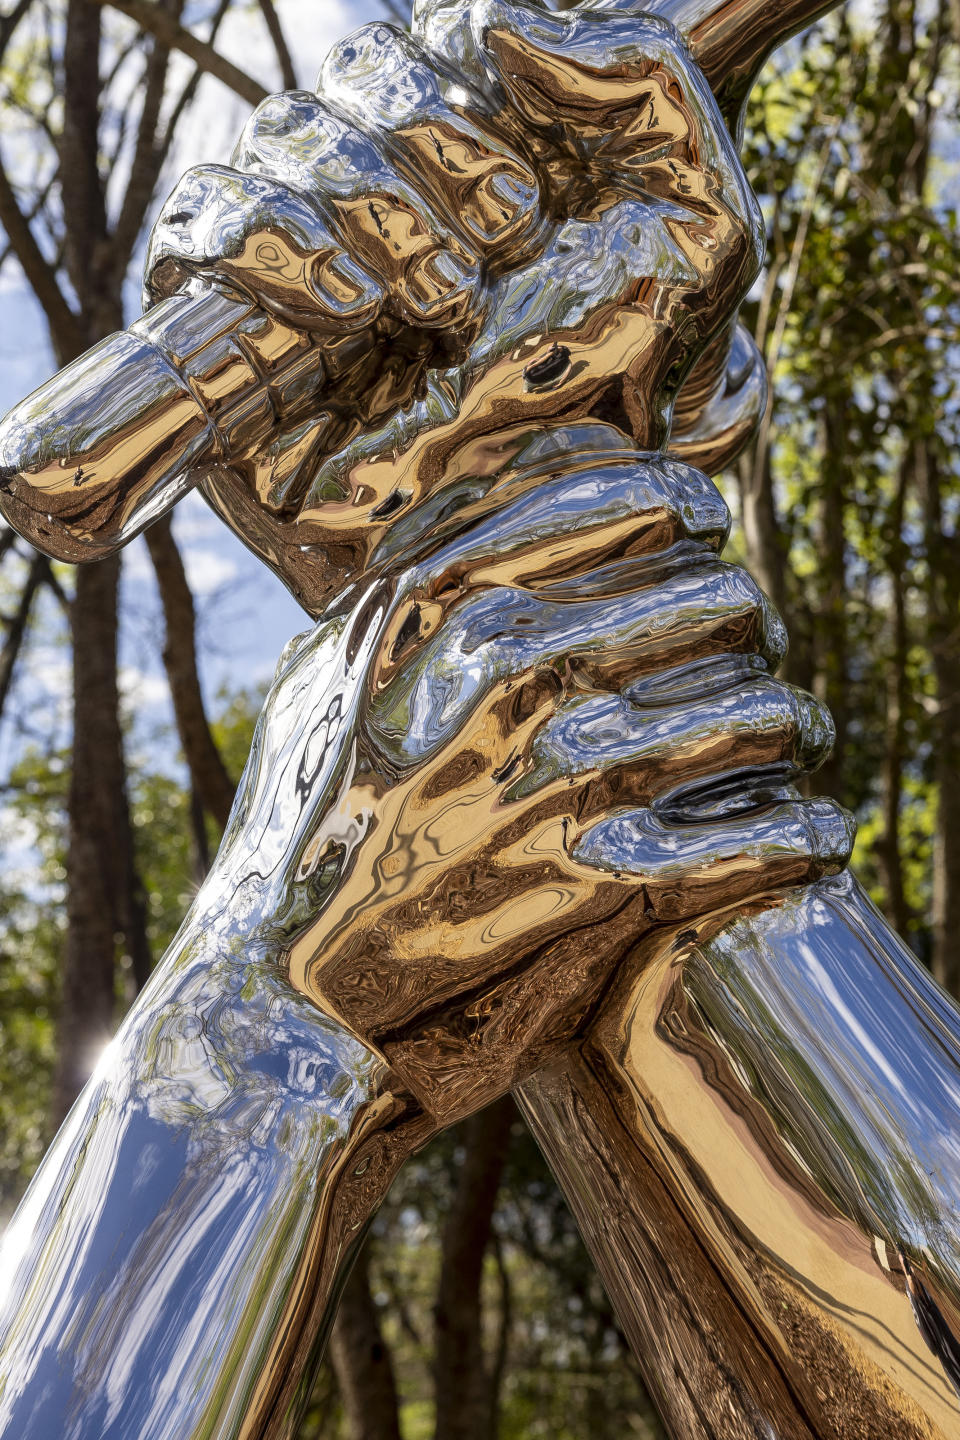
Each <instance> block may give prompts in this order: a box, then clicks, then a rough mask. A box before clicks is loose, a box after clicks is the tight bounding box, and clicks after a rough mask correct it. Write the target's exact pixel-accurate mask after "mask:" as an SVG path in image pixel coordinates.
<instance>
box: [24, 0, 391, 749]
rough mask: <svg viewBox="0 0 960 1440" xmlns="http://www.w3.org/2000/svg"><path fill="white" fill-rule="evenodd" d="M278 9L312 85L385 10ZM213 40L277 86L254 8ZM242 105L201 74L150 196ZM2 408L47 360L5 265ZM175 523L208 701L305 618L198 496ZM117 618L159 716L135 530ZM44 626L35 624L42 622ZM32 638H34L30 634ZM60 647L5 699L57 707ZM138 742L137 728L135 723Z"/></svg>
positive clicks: (365, 2)
mask: <svg viewBox="0 0 960 1440" xmlns="http://www.w3.org/2000/svg"><path fill="white" fill-rule="evenodd" d="M277 8H278V11H279V13H280V18H281V21H282V23H283V25H284V29H285V33H286V35H287V38H288V43H289V45H290V48H291V51H292V54H293V57H294V64H295V65H296V67H297V72H298V79H299V82H300V84H302V85H304V86H311V85H313V83H314V81H315V79H316V75H317V72H318V70H319V68H320V64H321V62H322V60H323V59H324V57H325V55H326V53H327V50H328V49H329V48H330V45H331V44H332V43H333V42H334V41H335V40H336V39H337V38H339V37H340V36H342V35H345V34H348V33H349V32H350V31H351V30H354V29H356V28H357V27H358V26H360V25H363V24H365V23H366V22H367V21H368V20H372V19H379V18H382V17H383V8H382V7H381V6H380V5H379V4H378V3H377V0H359V3H356V0H351V3H346V0H331V3H328V4H325V5H320V6H318V5H316V4H315V3H312V0H279V4H278V7H277ZM206 9H207V7H202V9H201V8H200V7H197V12H196V13H195V14H190V13H188V15H187V23H188V24H195V25H196V26H197V29H198V31H199V30H202V29H203V26H202V24H201V20H202V16H203V15H205V13H206ZM217 48H218V49H219V50H221V51H222V53H224V54H225V55H227V56H228V57H229V58H230V59H231V60H233V61H234V62H235V63H236V64H237V65H240V66H242V67H243V68H244V69H246V70H248V71H249V72H250V73H252V74H254V75H255V76H256V77H257V78H258V79H259V80H261V81H262V83H263V84H264V85H267V86H273V85H278V83H279V82H278V79H277V74H276V70H275V66H274V65H273V64H272V61H273V52H272V50H271V48H270V46H269V43H268V42H267V41H266V40H265V36H264V32H263V28H262V20H261V17H260V13H259V11H258V10H257V9H256V8H254V7H248V6H237V8H236V10H235V11H234V12H233V13H231V15H230V16H229V18H228V20H227V21H226V23H225V24H224V26H223V28H222V30H221V32H220V36H219V38H218V41H217ZM189 73H190V65H189V63H188V62H186V61H179V60H178V61H176V62H175V64H174V66H173V84H174V86H175V87H177V86H179V85H181V84H182V83H183V80H184V78H185V77H186V76H187V75H189ZM249 112H250V106H249V105H248V104H247V103H246V102H245V101H243V100H241V99H239V98H238V97H236V96H234V95H233V94H232V93H231V92H229V91H228V90H226V89H225V88H224V87H223V86H222V85H221V84H220V83H219V82H218V81H215V80H212V79H210V78H206V79H205V80H204V81H203V82H202V83H201V85H200V87H199V91H198V96H197V100H196V103H195V105H194V107H193V110H192V111H191V112H190V114H189V115H188V116H187V118H186V119H185V120H184V121H183V123H182V127H181V136H180V141H179V143H178V145H177V146H176V147H175V150H174V153H173V155H172V157H171V159H170V161H169V163H168V165H167V168H166V171H165V174H164V180H163V182H162V183H161V185H160V187H159V190H158V195H157V206H156V208H159V203H160V201H162V199H163V197H164V195H165V194H166V192H167V190H168V189H169V188H170V186H171V185H172V183H173V182H174V180H175V179H176V178H177V176H178V175H179V174H180V173H181V172H182V171H183V170H185V169H186V168H187V167H188V166H190V165H194V164H197V163H199V162H200V161H217V162H225V161H226V160H228V159H229V156H230V151H231V150H232V148H233V144H234V141H235V140H236V137H237V135H238V134H239V132H240V130H241V128H242V126H243V123H244V121H245V120H246V118H247V116H248V114H249ZM141 257H142V248H141V251H140V252H138V257H137V261H136V264H135V266H134V267H133V273H132V274H131V276H130V277H129V279H128V282H127V287H126V308H127V315H128V318H129V319H131V320H132V319H134V318H135V317H136V315H137V314H139V309H140V302H139V292H140V276H139V266H140V261H141ZM0 315H2V319H3V325H2V329H0V413H3V412H5V411H6V410H7V409H9V408H10V406H12V405H14V404H15V403H16V402H17V401H18V400H20V399H22V398H23V396H24V395H26V394H27V393H28V392H29V391H30V390H33V389H35V388H36V387H37V386H38V385H39V384H41V383H42V382H43V381H44V380H46V379H47V378H48V377H49V376H50V374H51V373H52V371H53V369H54V362H53V358H52V355H51V353H50V349H49V345H48V343H47V338H46V328H45V325H44V322H43V318H42V316H41V314H40V312H39V308H38V307H37V305H36V303H35V302H34V300H33V298H32V296H31V294H30V293H29V291H28V290H27V288H26V287H25V286H24V284H23V282H22V280H21V278H20V276H19V274H18V272H17V271H16V269H15V267H14V266H13V265H9V266H7V267H5V269H4V273H3V276H2V278H0ZM174 527H175V532H176V535H177V538H178V540H179V541H180V543H181V547H182V550H183V556H184V562H185V564H186V567H187V573H188V576H189V578H190V581H191V584H192V586H193V589H194V594H195V596H196V601H197V609H198V616H199V628H200V636H199V638H200V643H201V657H202V667H203V672H202V679H203V681H204V686H205V690H206V693H207V696H208V699H210V698H212V697H213V696H214V695H215V694H216V692H217V691H218V690H220V689H221V688H230V689H237V688H238V687H240V686H243V685H259V684H262V683H263V682H264V681H266V680H268V679H269V678H270V676H271V675H272V674H273V670H274V667H275V665H276V662H277V658H278V657H279V654H280V651H281V650H282V649H283V646H284V645H285V644H286V642H287V640H289V638H290V636H291V635H293V634H295V633H296V632H297V631H299V630H302V629H303V628H304V624H305V623H306V617H305V616H304V615H303V612H302V611H301V610H300V608H299V606H298V605H297V604H296V603H295V602H294V601H293V600H292V599H291V598H290V596H289V594H288V593H287V591H286V590H285V588H284V587H283V586H282V585H281V584H280V582H279V581H278V580H275V579H274V577H273V576H272V575H271V574H270V573H269V572H268V571H267V570H266V569H265V567H264V566H263V565H262V564H261V563H260V561H258V560H257V559H255V557H254V556H253V555H251V554H250V553H249V552H248V551H247V550H246V549H245V547H244V546H243V545H242V544H241V543H240V542H239V541H238V540H237V539H236V538H235V537H234V536H233V535H232V534H230V532H229V531H228V530H227V529H226V527H225V526H224V525H223V524H222V523H221V522H220V521H218V520H217V519H216V518H215V517H214V515H213V514H212V512H211V511H210V510H208V509H207V507H206V505H205V504H204V503H203V501H202V500H200V499H199V497H197V496H195V495H191V496H189V497H188V498H187V500H186V501H185V502H184V503H183V505H181V507H180V509H179V510H178V512H177V514H176V516H175V519H174ZM123 586H124V590H123V604H122V607H121V610H122V614H123V617H124V623H123V628H122V635H121V655H120V658H121V680H122V685H123V690H124V694H125V695H126V696H127V698H128V700H129V702H130V704H131V708H132V709H133V711H134V712H135V714H136V715H137V716H138V717H139V718H142V719H143V721H144V722H145V724H146V726H148V727H149V729H150V730H153V728H154V727H155V726H156V724H157V723H158V722H159V721H162V720H164V719H165V718H167V717H168V716H169V713H170V712H169V703H168V699H167V688H166V682H165V680H164V677H163V669H162V663H161V658H160V647H161V643H162V633H163V632H162V619H161V615H160V607H159V600H158V597H157V594H156V586H155V584H154V580H153V571H152V567H151V564H150V559H149V556H148V554H147V550H146V545H145V543H144V541H143V540H142V539H140V540H137V541H135V542H134V543H133V544H132V545H131V546H130V547H129V548H128V549H127V551H126V553H125V557H124V580H123ZM44 612H45V619H46V621H47V622H48V625H49V628H50V629H51V630H52V629H53V627H55V626H56V627H58V628H62V625H61V621H60V619H59V617H58V615H57V612H56V609H55V607H47V606H44ZM47 628H48V627H47V625H45V626H44V629H45V630H46V629H47ZM37 638H38V639H39V638H40V637H39V636H38V637H37ZM68 679H69V673H68V657H67V654H66V651H65V649H57V648H56V647H54V646H52V645H51V644H46V643H41V644H39V645H38V644H36V643H35V644H33V645H30V646H28V648H27V651H26V665H25V667H24V669H23V671H22V672H21V674H20V676H19V679H18V692H17V694H16V695H15V697H14V706H15V708H19V709H23V708H28V709H29V711H30V712H32V714H33V715H34V716H37V715H38V714H41V713H49V712H50V710H51V708H53V707H59V708H63V706H64V703H65V698H66V693H67V691H66V687H67V684H68ZM134 738H135V741H136V738H137V736H136V731H135V737H134ZM22 744H23V736H22V734H18V733H14V730H13V727H11V726H10V725H6V724H5V725H3V726H2V727H0V773H2V774H3V775H6V774H8V773H9V768H10V765H11V763H12V762H13V761H14V759H15V758H16V755H17V753H18V752H19V750H20V748H21V746H22Z"/></svg>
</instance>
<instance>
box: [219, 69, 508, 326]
mask: <svg viewBox="0 0 960 1440" xmlns="http://www.w3.org/2000/svg"><path fill="white" fill-rule="evenodd" d="M234 163H235V164H236V165H237V166H238V167H239V168H240V169H242V170H245V171H249V172H253V173H255V174H257V175H261V176H263V177H265V178H267V179H269V180H272V181H275V182H279V183H281V184H284V185H287V186H290V187H291V188H293V189H295V190H297V191H299V192H301V193H302V194H304V195H306V196H308V197H309V199H310V201H311V203H312V204H314V205H316V206H317V207H318V208H319V210H320V211H321V213H322V214H323V215H324V216H325V218H326V219H327V220H328V222H329V224H330V226H331V228H332V229H333V230H334V231H335V232H336V233H337V234H338V235H339V236H340V238H341V240H342V242H343V244H344V245H345V247H346V248H347V249H348V250H349V251H350V253H351V254H352V255H354V256H355V257H356V258H357V259H359V260H360V261H361V263H362V264H363V265H364V266H365V267H366V268H367V269H368V270H369V271H370V272H371V273H372V274H373V275H375V276H376V277H377V279H378V280H379V281H380V283H381V284H382V285H383V287H384V289H385V291H386V295H387V300H386V304H387V306H388V308H392V309H393V310H394V311H395V312H396V314H397V317H398V318H399V319H401V320H403V321H405V322H407V323H409V324H412V325H416V326H420V327H426V328H436V327H445V326H455V325H459V324H462V323H463V322H464V320H465V319H466V318H468V317H469V316H470V315H471V314H472V313H473V312H474V311H475V310H476V308H477V306H478V303H479V299H478V292H479V285H480V271H479V262H478V257H477V255H476V253H475V252H473V251H472V250H471V249H469V248H468V247H467V246H466V245H465V244H464V243H463V242H462V241H461V239H460V238H459V237H458V236H457V235H456V234H454V233H453V231H452V230H451V229H450V228H449V226H448V225H447V224H446V223H444V221H443V220H442V219H441V218H440V217H439V216H438V215H437V214H436V213H435V211H434V209H433V208H432V207H431V205H430V203H429V201H428V200H427V199H426V198H424V196H423V195H422V194H421V193H420V189H419V188H415V187H414V186H413V185H411V184H410V183H409V181H408V180H406V179H405V178H404V176H402V175H401V174H399V173H398V171H397V169H396V168H395V166H394V165H393V164H392V163H391V162H390V160H389V159H388V157H387V156H386V154H385V153H384V147H383V144H382V142H381V140H380V139H379V138H378V137H377V136H375V135H374V134H371V133H368V132H367V131H365V130H362V129H361V128H360V127H359V126H358V125H356V124H354V123H352V122H351V120H350V119H348V118H347V117H346V116H344V115H341V114H339V113H336V112H335V111H334V110H332V109H331V108H330V106H328V105H326V104H325V103H324V102H323V101H322V100H319V99H318V98H317V97H316V96H315V95H312V94H308V93H307V92H306V91H288V92H286V93H285V94H282V95H273V96H270V97H269V98H268V99H267V100H265V101H264V102H263V103H262V104H261V105H259V106H258V107H257V109H256V110H255V111H254V113H253V115H252V116H251V118H250V120H249V121H248V123H247V125H246V127H245V129H244V131H243V134H242V135H241V137H240V141H239V143H238V145H237V148H236V151H235V154H234ZM421 188H422V187H421Z"/></svg>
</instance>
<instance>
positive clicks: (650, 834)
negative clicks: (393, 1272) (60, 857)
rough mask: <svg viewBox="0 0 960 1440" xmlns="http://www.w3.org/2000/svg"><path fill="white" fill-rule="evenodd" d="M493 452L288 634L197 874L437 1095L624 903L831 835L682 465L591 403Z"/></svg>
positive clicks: (754, 633)
mask: <svg viewBox="0 0 960 1440" xmlns="http://www.w3.org/2000/svg"><path fill="white" fill-rule="evenodd" d="M618 438H620V439H621V443H620V444H619V445H618ZM571 445H575V446H576V447H577V449H578V452H579V454H580V464H579V466H578V468H576V469H575V470H573V471H571V470H570V468H569V461H568V453H567V452H568V448H569V447H570V446H571ZM588 446H592V453H591V452H590V451H589V450H588V449H587V447H588ZM604 447H606V448H604ZM500 478H501V481H502V483H501V486H500V509H499V512H498V515H497V516H496V518H495V519H494V518H490V517H488V516H485V515H484V514H483V513H482V511H483V506H482V505H479V506H477V507H476V511H477V512H478V518H477V519H476V520H475V523H474V524H472V525H471V526H470V527H469V528H466V527H465V526H464V525H463V523H462V522H463V512H462V511H461V512H460V515H459V517H458V529H457V531H456V533H453V534H452V535H451V536H450V537H449V538H448V539H446V541H445V542H443V543H440V544H438V545H437V548H436V549H435V550H434V551H433V553H432V554H431V555H430V557H429V559H428V560H426V561H424V562H423V563H421V564H419V565H416V566H412V567H411V568H410V569H409V570H408V571H406V572H405V573H404V574H403V575H402V576H400V577H399V578H398V579H397V580H395V581H392V580H391V581H387V580H384V579H380V580H377V581H375V582H374V583H372V584H371V585H370V587H369V588H368V589H367V591H366V592H365V594H364V595H363V596H362V598H361V599H360V600H358V601H357V603H356V604H355V605H354V607H353V608H352V609H351V610H344V611H341V612H339V613H337V614H334V615H331V616H330V617H329V618H327V619H325V620H321V621H320V623H319V624H318V625H317V626H316V628H315V629H314V630H313V631H312V632H310V633H309V634H307V635H306V636H305V637H303V638H302V639H301V640H300V641H298V642H295V643H294V645H293V646H292V647H291V650H290V652H289V653H288V655H287V656H285V658H284V660H283V661H282V663H281V666H280V669H279V671H278V675H277V679H276V682H275V685H274V689H273V691H272V693H271V695H270V697H269V699H268V701H267V704H266V706H265V709H264V714H263V717H262V719H261V722H260V726H259V728H258V732H257V737H256V740H255V743H254V747H253V752H252V755H251V760H250V764H249V766H248V771H247V774H246V777H245V780H244V782H243V784H242V786H241V792H240V795H239V798H238V802H237V807H236V811H235V815H234V818H233V822H232V824H231V827H230V829H229V831H228V833H227V836H226V837H225V841H224V845H223V847H222V850H221V853H220V856H219V857H218V861H217V864H216V867H215V871H214V873H213V874H212V875H211V877H210V879H209V881H208V883H207V885H206V886H205V888H204V890H203V891H202V892H201V895H200V897H199V900H198V904H199V905H200V910H201V913H200V919H199V921H198V923H199V924H200V926H201V929H202V928H203V918H202V917H203V911H204V907H206V908H207V909H208V911H209V914H210V916H211V923H212V922H213V920H214V919H215V917H216V915H217V914H218V913H220V912H221V911H225V910H226V909H227V908H228V907H229V909H230V910H232V912H233V914H234V916H235V917H238V918H239V923H240V925H241V928H242V929H243V931H244V933H245V934H246V935H247V936H248V937H249V943H251V944H253V945H254V946H258V945H262V946H263V947H265V948H266V949H267V950H269V952H270V953H273V954H276V955H277V956H278V957H282V961H283V964H284V967H285V968H286V969H287V970H288V973H289V977H290V980H291V982H292V984H293V986H294V987H295V988H296V989H297V990H298V991H300V992H301V993H302V994H305V995H307V996H309V997H310V998H311V999H312V1000H314V1001H315V1003H316V1004H317V1005H318V1006H319V1007H320V1008H321V1009H322V1010H325V1011H327V1012H328V1013H333V1014H334V1015H336V1016H338V1017H339V1018H341V1019H342V1020H344V1021H346V1023H347V1024H348V1026H349V1027H350V1028H352V1029H353V1030H354V1031H355V1032H357V1033H359V1034H360V1035H361V1036H362V1037H363V1038H364V1039H365V1040H366V1041H367V1043H368V1044H371V1045H373V1046H375V1047H378V1048H379V1049H381V1050H382V1051H383V1052H384V1053H385V1054H386V1056H387V1058H388V1059H389V1060H390V1061H391V1063H392V1064H393V1065H394V1067H395V1069H396V1070H397V1071H398V1073H399V1075H400V1076H401V1077H402V1079H403V1081H404V1082H405V1083H406V1084H407V1085H408V1086H409V1087H410V1088H411V1089H412V1090H413V1092H414V1093H415V1094H416V1096H417V1097H418V1099H419V1100H420V1101H421V1103H423V1104H424V1105H426V1107H427V1108H428V1110H430V1111H431V1112H432V1113H433V1114H434V1115H436V1116H437V1117H439V1118H441V1119H442V1120H447V1119H452V1118H453V1117H454V1116H455V1115H457V1114H460V1113H463V1112H464V1111H467V1110H469V1109H472V1108H474V1107H476V1106H478V1105H481V1104H484V1103H486V1102H487V1101H488V1100H490V1099H491V1098H493V1097H494V1096H495V1095H496V1094H498V1093H500V1092H501V1091H503V1090H504V1089H506V1088H507V1087H508V1086H510V1085H511V1084H513V1083H515V1082H516V1081H517V1080H519V1079H521V1078H522V1077H523V1075H524V1074H526V1073H529V1071H530V1070H531V1069H532V1068H535V1067H536V1066H537V1064H538V1063H539V1062H540V1061H542V1059H543V1057H544V1055H545V1053H546V1052H547V1051H548V1049H549V1047H550V1046H551V1045H552V1044H555V1043H556V1042H557V1041H559V1040H561V1039H563V1038H566V1037H567V1036H569V1034H571V1033H572V1032H573V1031H575V1030H576V1028H577V1027H578V1025H579V1024H580V1022H581V1021H582V1020H583V1018H584V1016H585V1014H586V1012H587V1011H588V1009H589V1007H590V1006H591V1004H592V1003H593V1002H594V1001H595V999H596V997H597V994H598V992H599V990H600V988H601V987H602V985H603V983H604V981H605V980H606V979H607V978H608V977H609V975H610V974H611V971H612V969H613V967H614V966H615V965H616V963H617V961H618V960H619V959H620V958H622V956H623V955H624V954H625V953H626V951H628V950H629V949H630V948H631V947H632V946H633V945H634V944H635V943H636V941H637V940H638V939H639V938H641V937H642V936H643V935H644V934H645V933H646V932H647V931H648V930H649V929H650V927H651V926H652V925H654V924H656V923H657V922H658V921H666V920H676V919H677V918H678V917H684V916H686V915H691V916H692V915H695V914H700V913H703V912H705V911H707V910H710V909H714V908H716V907H717V906H719V905H723V904H728V903H736V902H737V901H740V900H742V899H743V898H745V897H746V896H747V895H749V894H754V893H757V892H758V891H760V890H762V889H764V888H766V887H769V886H778V885H786V884H793V883H798V882H801V881H805V880H808V879H811V878H813V877H815V876H817V875H819V874H822V873H824V872H825V871H828V870H834V869H838V868H840V866H842V864H843V863H844V861H845V859H846V857H847V854H848V850H849V843H850V832H849V830H848V827H847V823H846V820H845V818H844V816H843V814H842V812H840V811H839V810H838V809H837V808H836V807H834V806H832V805H831V804H830V803H829V802H825V801H817V802H803V801H800V800H798V799H797V797H796V793H795V791H794V790H793V789H792V787H791V784H790V781H791V779H792V778H793V777H795V776H796V774H797V772H798V771H799V770H800V769H801V768H807V767H810V766H811V765H815V764H816V763H817V762H818V760H819V759H820V758H821V757H822V756H823V754H824V753H825V752H826V750H827V749H828V747H829V743H830V740H831V738H832V727H831V726H830V724H829V720H828V718H827V717H826V715H825V713H824V712H823V711H822V710H821V708H820V707H819V705H818V704H817V702H816V701H815V700H814V699H813V698H812V697H811V696H809V695H806V694H804V693H802V692H799V691H796V690H793V689H792V688H791V687H789V686H787V685H784V684H782V683H781V682H779V681H777V680H775V679H774V678H773V676H772V674H771V671H772V669H773V668H774V666H775V665H776V663H777V662H778V660H779V658H780V656H781V654H782V650H783V631H782V626H781V625H780V622H779V620H778V619H777V617H776V616H775V615H774V614H773V612H772V611H771V610H770V608H769V607H768V605H767V603H766V602H765V601H764V599H763V597H762V596H761V595H760V594H759V592H758V591H757V588H756V586H755V585H754V584H753V582H752V581H751V580H750V578H749V577H748V576H747V575H746V574H745V572H744V571H742V570H740V569H738V568H736V567H734V566H727V565H723V564H721V563H720V562H719V560H718V559H717V555H716V552H717V549H718V548H719V545H720V544H721V543H722V540H723V538H724V536H725V533H726V527H727V513H726V510H725V507H724V506H723V503H722V501H721V499H720V496H719V495H718V493H717V491H716V490H715V489H714V487H713V486H712V485H711V484H710V482H709V481H707V480H706V479H705V478H704V477H702V476H699V477H698V476H696V474H695V472H691V471H689V470H688V469H686V468H685V467H683V466H680V465H676V464H673V463H671V462H666V461H662V460H656V459H644V458H642V457H640V456H638V455H637V453H636V452H635V451H633V450H631V449H629V448H628V447H627V446H625V445H624V444H623V443H622V437H618V433H617V432H616V431H613V430H612V429H609V428H607V427H593V428H585V427H575V428H573V429H572V430H559V431H555V432H553V433H552V434H548V435H543V436H541V437H539V438H537V439H535V440H533V441H531V443H530V444H529V445H528V447H527V450H526V451H525V452H524V453H523V454H521V455H520V456H518V457H515V459H514V461H513V462H512V465H511V469H510V472H509V475H505V476H503V477H500Z"/></svg>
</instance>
